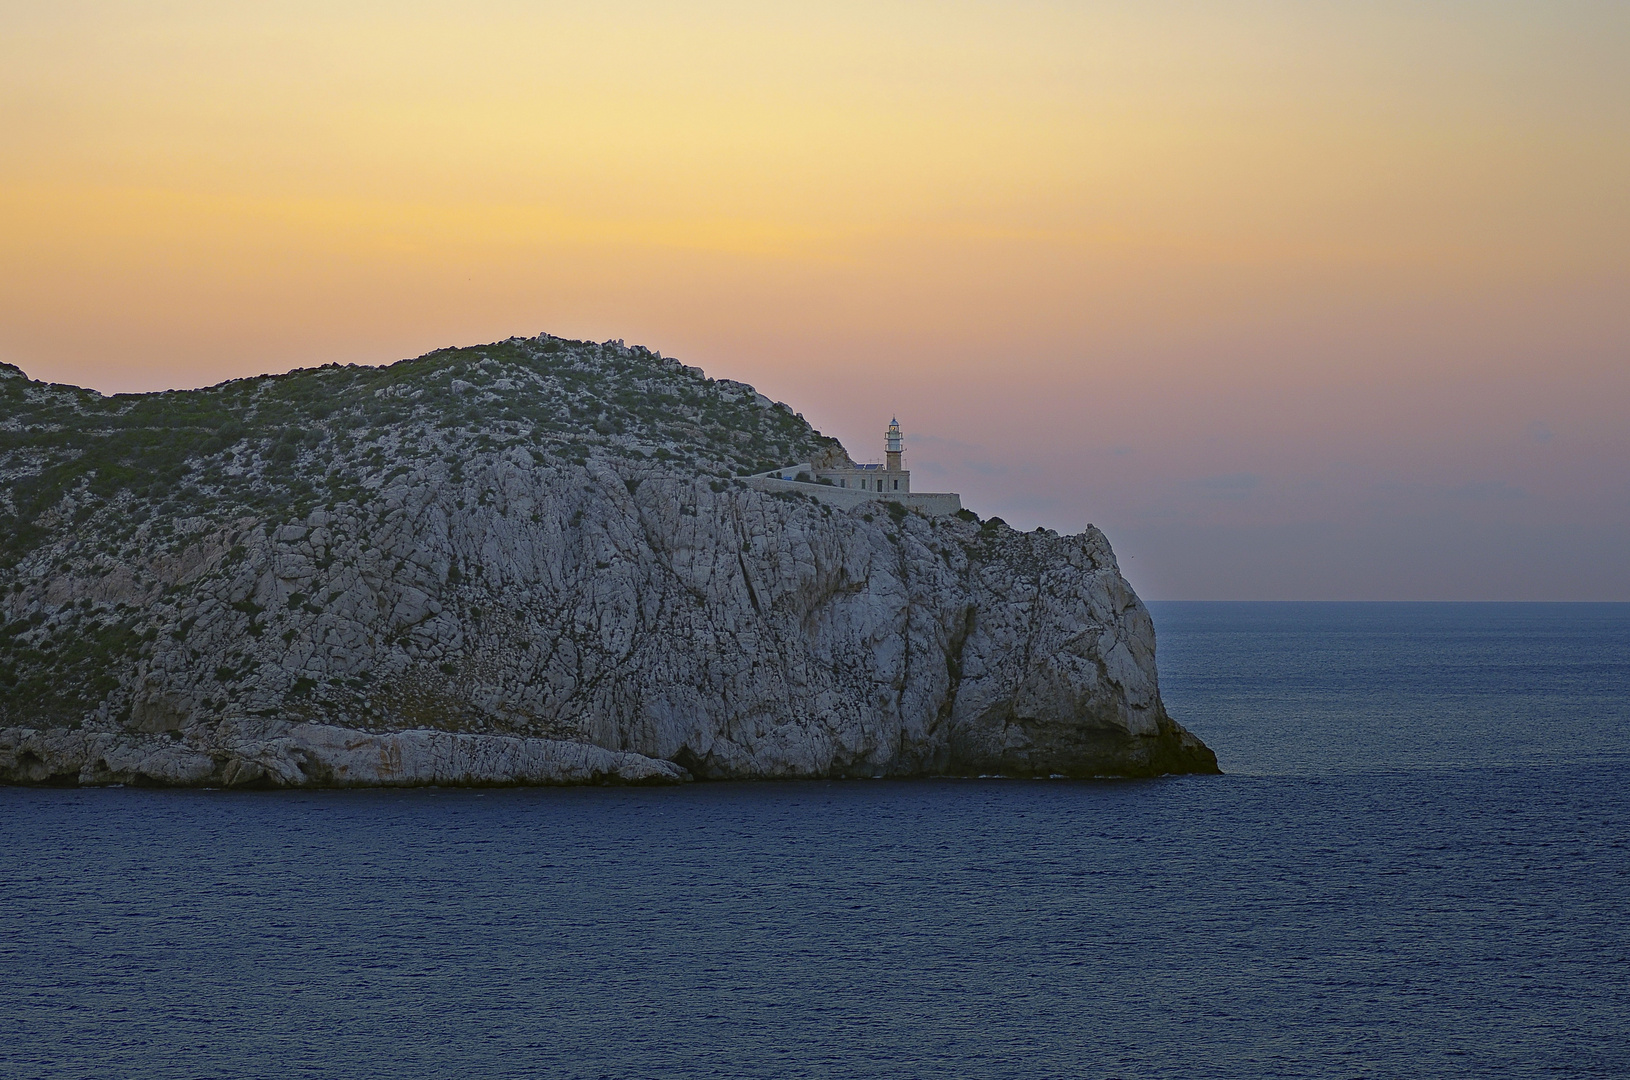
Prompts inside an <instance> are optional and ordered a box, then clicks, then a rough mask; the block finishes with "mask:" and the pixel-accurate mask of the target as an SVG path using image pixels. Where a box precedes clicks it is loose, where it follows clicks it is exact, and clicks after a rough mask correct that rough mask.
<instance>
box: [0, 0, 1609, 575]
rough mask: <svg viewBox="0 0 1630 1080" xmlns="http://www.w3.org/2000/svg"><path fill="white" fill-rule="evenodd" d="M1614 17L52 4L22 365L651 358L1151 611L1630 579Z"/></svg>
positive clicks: (1268, 10) (137, 380) (160, 378)
mask: <svg viewBox="0 0 1630 1080" xmlns="http://www.w3.org/2000/svg"><path fill="white" fill-rule="evenodd" d="M1627 54H1630V8H1626V7H1625V6H1623V5H1612V4H1607V3H1594V2H1584V0H1574V2H1557V3H1545V4H1541V3H1537V2H1506V3H1491V4H1483V5H1466V4H1463V3H1451V2H1447V0H1439V2H1434V3H1424V4H1420V3H1416V4H1404V3H1380V4H1374V5H1366V6H1364V7H1363V8H1362V9H1350V8H1346V7H1334V6H1323V5H1321V6H1318V7H1312V6H1308V5H1301V4H1294V3H1289V2H1283V3H1273V2H1244V0H1233V2H1229V3H1224V4H1216V5H1194V4H1189V3H1177V2H1155V3H1145V4H1138V5H1130V4H1125V3H1086V4H1079V5H1058V4H1048V3H1019V4H1003V5H995V4H981V3H967V4H959V5H954V6H929V5H924V4H911V3H895V4H870V5H836V6H831V7H827V8H823V9H822V10H820V11H764V10H760V9H758V8H755V7H752V6H749V5H737V4H730V3H721V2H710V3H704V4H700V5H686V6H683V7H681V6H678V5H668V4H660V3H616V4H607V5H596V6H593V7H588V6H582V5H574V4H554V5H545V6H537V7H534V6H531V5H521V4H515V3H508V2H502V0H480V2H475V3H471V4H467V5H462V6H461V7H460V8H459V9H458V10H457V12H456V13H454V12H452V10H451V9H442V8H440V7H438V6H436V5H430V4H422V3H406V4H397V5H388V6H387V5H378V4H372V3H361V2H349V3H347V2H339V3H330V4H321V5H319V4H315V3H309V2H297V3H290V4H285V5H281V6H279V7H278V8H276V9H275V10H255V11H240V10H227V11H218V10H214V9H212V8H211V7H210V6H208V5H203V4H200V3H194V2H174V3H148V4H135V5H130V4H119V5H115V4H108V3H98V2H85V3H55V4H49V5H47V4H43V3H20V4H14V5H10V6H8V8H7V10H6V12H5V13H3V14H0V117H3V118H4V123H5V126H6V130H7V133H8V153H7V154H6V155H5V156H4V157H3V158H0V235H4V236H5V237H6V240H5V242H4V243H3V244H0V285H3V286H4V288H3V289H0V360H4V361H6V362H9V363H13V364H16V365H17V366H19V367H21V368H22V369H23V370H25V371H26V372H28V373H29V375H31V376H32V377H35V378H43V379H48V380H51V381H58V382H71V383H77V384H80V385H87V386H91V387H94V388H96V389H98V390H102V391H105V392H117V391H130V390H152V389H162V388H179V387H191V386H202V385H208V384H211V383H214V382H218V381H221V380H223V379H227V378H232V377H238V376H243V375H251V374H259V373H264V372H277V371H284V370H288V369H291V368H295V367H307V366H315V365H318V364H322V363H327V362H341V363H350V362H355V363H370V364H381V363H390V362H393V361H395V360H397V359H401V358H404V357H411V356H417V355H421V354H423V353H425V352H427V351H430V350H432V349H434V348H438V347H441V346H444V345H453V344H460V345H463V344H474V343H479V342H484V341H492V340H500V339H502V338H505V337H508V336H510V335H512V334H521V335H531V334H536V333H538V332H539V331H547V332H549V333H554V334H559V335H561V336H566V337H575V338H585V339H592V340H606V339H610V338H621V339H624V340H626V341H627V342H628V343H630V344H635V343H638V344H643V345H646V346H648V347H650V348H653V349H657V350H660V351H661V352H662V353H664V354H665V355H672V356H676V357H678V358H680V359H682V360H683V361H684V362H686V363H689V364H694V365H698V366H700V367H702V368H703V369H705V370H706V371H707V373H708V374H709V375H711V376H715V377H723V378H734V379H740V380H743V381H746V382H750V383H752V384H754V385H755V386H757V387H758V388H759V389H760V390H761V391H762V392H764V393H766V394H768V395H769V396H771V397H773V398H777V399H780V400H784V401H786V402H788V403H789V404H790V405H791V406H792V407H793V408H795V409H797V410H798V411H800V412H802V413H803V414H804V416H805V417H806V418H808V419H809V421H810V422H811V423H812V424H814V425H815V426H816V427H817V428H820V429H821V430H822V431H824V432H826V433H828V434H832V435H836V436H838V437H839V438H841V439H842V440H843V442H844V444H845V445H846V446H847V447H848V448H849V450H850V452H851V453H852V454H854V455H855V456H856V457H857V458H860V459H862V460H870V459H875V458H877V457H879V456H880V452H881V447H880V446H879V443H880V441H881V435H882V431H883V428H884V427H885V426H886V425H887V423H888V421H889V418H890V417H891V416H896V415H897V416H898V417H899V418H900V421H901V424H902V426H903V427H904V429H905V430H906V433H907V459H906V460H907V465H908V467H910V468H911V469H912V470H913V472H914V485H915V486H916V487H918V488H919V489H924V490H929V489H932V490H954V491H959V492H961V493H962V495H963V498H964V502H965V504H966V505H968V506H970V507H971V508H973V509H975V510H977V511H978V512H979V513H981V514H983V515H987V516H989V515H992V514H996V515H1000V516H1001V517H1003V518H1005V519H1006V520H1007V521H1009V522H1010V523H1012V524H1013V525H1015V526H1016V527H1021V528H1031V527H1035V526H1037V525H1045V526H1047V527H1050V528H1055V529H1059V530H1061V531H1075V530H1078V529H1079V528H1081V527H1082V526H1083V525H1084V524H1086V523H1088V522H1091V523H1093V524H1095V525H1097V526H1098V527H1100V528H1102V529H1104V531H1105V532H1106V533H1107V534H1108V535H1109V537H1110V539H1111V541H1112V542H1113V543H1114V545H1115V548H1116V551H1117V554H1118V556H1119V557H1120V560H1121V564H1122V567H1123V569H1124V570H1125V572H1126V574H1127V576H1128V577H1129V578H1130V580H1131V581H1132V583H1133V584H1134V586H1135V587H1136V588H1137V589H1138V590H1139V593H1140V595H1143V596H1144V597H1145V598H1146V599H1155V600H1165V599H1170V600H1206V599H1233V600H1252V599H1310V600H1321V599H1332V600H1366V599H1373V600H1558V601H1560V600H1587V601H1588V600H1615V601H1622V600H1630V424H1626V422H1625V418H1626V417H1627V416H1630V65H1626V64H1624V63H1623V57H1624V56H1625V55H1627Z"/></svg>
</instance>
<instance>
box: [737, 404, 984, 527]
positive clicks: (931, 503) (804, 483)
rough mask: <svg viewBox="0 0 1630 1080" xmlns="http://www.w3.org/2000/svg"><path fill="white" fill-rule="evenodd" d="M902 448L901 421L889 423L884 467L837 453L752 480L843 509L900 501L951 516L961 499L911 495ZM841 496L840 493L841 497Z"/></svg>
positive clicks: (949, 495)
mask: <svg viewBox="0 0 1630 1080" xmlns="http://www.w3.org/2000/svg"><path fill="white" fill-rule="evenodd" d="M904 453H905V446H904V445H903V444H902V440H901V437H900V421H899V420H898V419H893V420H890V421H889V429H888V431H886V432H884V434H883V464H881V465H857V464H855V463H854V462H853V461H850V460H848V457H847V455H843V454H839V455H838V457H839V459H840V460H838V461H825V462H822V463H821V465H820V466H818V467H817V466H813V465H811V464H809V463H808V462H805V463H803V464H799V465H788V466H786V467H784V468H780V469H772V470H770V471H769V472H766V473H760V474H759V475H758V476H756V477H753V478H752V479H754V480H758V481H761V482H762V484H761V486H767V487H769V488H771V489H778V490H801V491H803V492H804V493H805V494H809V495H812V496H814V497H815V498H818V499H821V500H822V501H823V502H831V503H835V504H838V505H843V506H853V505H857V504H859V503H862V502H874V501H878V502H899V503H902V504H904V505H906V506H910V507H915V508H916V509H919V510H922V511H924V512H925V513H930V514H954V513H956V512H957V511H958V510H960V509H962V500H961V498H960V497H958V496H957V495H955V494H952V493H949V492H934V493H929V492H921V493H917V494H912V491H911V471H910V470H909V469H906V468H904V467H903V465H902V464H901V455H903V454H904ZM840 493H841V494H840Z"/></svg>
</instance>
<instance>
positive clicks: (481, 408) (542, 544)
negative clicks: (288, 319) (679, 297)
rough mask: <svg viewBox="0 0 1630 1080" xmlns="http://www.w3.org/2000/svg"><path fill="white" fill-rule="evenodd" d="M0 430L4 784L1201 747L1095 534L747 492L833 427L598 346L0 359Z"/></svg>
mask: <svg viewBox="0 0 1630 1080" xmlns="http://www.w3.org/2000/svg"><path fill="white" fill-rule="evenodd" d="M0 439H3V441H0V480H3V486H0V492H3V494H0V516H3V519H0V530H3V533H4V545H5V546H4V549H3V550H0V590H3V594H0V619H3V622H0V781H10V782H21V783H108V782H134V783H162V784H200V785H245V784H255V785H276V786H284V785H300V784H330V785H346V784H419V783H441V784H454V783H548V782H583V781H595V780H621V781H625V782H668V781H675V780H681V779H684V778H686V777H695V778H701V779H716V778H750V777H821V776H906V775H930V774H963V775H966V774H1003V775H1008V776H1029V775H1051V774H1063V775H1068V776H1090V775H1153V774H1159V773H1165V772H1211V771H1215V770H1216V761H1215V758H1214V756H1213V755H1212V753H1211V751H1210V750H1208V749H1207V748H1206V747H1205V746H1204V745H1203V744H1201V743H1200V742H1199V740H1197V739H1195V738H1194V737H1193V736H1192V735H1190V734H1189V733H1188V732H1186V731H1185V730H1183V728H1182V727H1180V726H1179V725H1178V724H1177V723H1175V722H1174V721H1173V720H1172V719H1171V718H1170V717H1169V716H1167V714H1166V712H1165V709H1164V708H1163V706H1162V704H1161V700H1160V693H1159V689H1158V686H1157V682H1156V674H1155V642H1154V631H1153V627H1152V626H1151V623H1150V620H1149V616H1148V614H1147V612H1146V610H1145V609H1144V607H1143V605H1142V604H1141V603H1140V602H1139V601H1138V599H1137V597H1136V596H1135V595H1134V594H1133V592H1132V590H1131V589H1130V588H1129V587H1128V586H1127V584H1126V582H1125V581H1124V580H1123V579H1122V577H1121V575H1120V572H1119V570H1118V569H1117V567H1116V564H1115V559H1114V556H1113V554H1112V552H1111V551H1110V548H1109V544H1108V543H1107V542H1106V541H1105V539H1104V537H1103V535H1102V534H1101V533H1099V532H1098V531H1097V530H1096V529H1092V528H1090V527H1089V528H1088V529H1087V530H1086V531H1085V532H1084V533H1082V534H1080V535H1076V536H1059V535H1056V534H1054V533H1050V532H1046V531H1038V532H1034V533H1018V532H1015V531H1013V530H1012V529H1009V528H1007V527H1006V526H1005V525H1003V524H1002V523H1000V522H999V521H996V520H992V521H987V522H981V521H979V520H978V519H977V518H976V517H975V516H974V515H972V514H968V513H964V514H963V515H962V516H960V517H928V516H924V515H922V514H919V513H915V512H911V511H907V510H906V509H905V508H903V507H900V506H899V505H897V504H895V505H890V504H884V503H878V504H874V505H871V506H867V507H860V508H856V509H854V510H841V509H834V508H833V507H832V506H829V505H822V504H820V503H819V502H817V501H815V500H814V499H811V498H807V497H804V496H801V495H799V494H797V493H789V492H782V493H775V494H768V493H764V492H761V491H757V490H754V489H753V488H751V487H749V486H747V485H746V484H745V483H743V482H742V481H740V480H739V479H736V477H739V476H744V475H747V474H750V473H753V472H757V471H759V470H762V469H765V468H769V467H771V466H774V465H776V464H780V463H785V462H788V461H798V460H804V461H807V460H810V459H811V458H812V457H814V456H817V455H838V454H841V453H842V448H841V447H839V446H837V444H836V443H835V442H834V441H833V440H830V439H826V438H823V437H822V436H821V435H820V434H819V433H818V432H815V431H814V430H813V429H811V428H810V427H809V426H808V425H807V424H805V423H804V422H803V420H802V418H801V417H799V416H797V415H796V414H794V413H793V412H791V411H790V410H789V409H787V408H786V407H785V406H784V405H779V404H776V403H772V402H770V401H769V400H768V399H766V398H764V397H763V396H762V395H759V394H757V393H756V392H755V391H754V390H753V389H752V388H751V387H748V386H744V385H742V384H740V383H732V382H729V381H723V380H720V381H715V380H711V379H707V378H706V377H704V376H703V374H702V373H701V372H700V371H698V370H697V369H695V368H687V367H684V366H682V365H679V364H677V363H674V362H673V361H670V360H665V359H663V358H662V357H660V356H659V355H657V354H654V353H650V352H647V351H646V350H643V349H637V348H636V349H630V348H626V347H624V346H623V345H622V344H621V343H620V342H611V343H607V344H605V345H596V344H592V343H586V342H570V341H563V340H561V339H557V338H551V337H548V336H547V335H545V336H540V337H539V338H536V339H511V340H510V341H507V342H501V343H498V344H495V345H489V346H483V347H478V348H472V349H447V350H442V351H439V352H436V353H431V354H429V355H428V356H425V357H421V358H419V359H417V360H411V361H403V362H402V363H399V364H395V365H392V366H390V367H387V368H364V367H338V366H329V367H325V368H317V369H312V370H306V371H298V372H293V373H291V374H289V375H284V376H277V377H264V378H258V379H246V380H238V381H235V382H229V383H224V384H222V385H220V386H216V387H212V388H209V389H207V390H199V391H185V392H171V393H164V394H150V395H121V396H115V397H102V396H100V395H97V394H95V393H94V392H91V391H87V390H82V389H79V388H75V387H64V386H50V385H46V384H42V383H37V382H31V381H29V380H27V379H26V378H25V377H24V376H23V375H22V373H21V372H19V371H17V370H16V369H15V368H3V369H0Z"/></svg>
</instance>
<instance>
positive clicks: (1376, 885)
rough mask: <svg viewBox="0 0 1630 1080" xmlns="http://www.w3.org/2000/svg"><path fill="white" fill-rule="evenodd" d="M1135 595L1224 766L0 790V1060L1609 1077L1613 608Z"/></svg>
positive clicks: (846, 1072)
mask: <svg viewBox="0 0 1630 1080" xmlns="http://www.w3.org/2000/svg"><path fill="white" fill-rule="evenodd" d="M1151 606H1152V608H1153V610H1154V613H1155V620H1156V624H1157V626H1158V628H1159V634H1160V666H1161V672H1162V679H1163V684H1164V689H1165V695H1166V700H1167V702H1168V705H1169V707H1170V708H1171V710H1172V712H1173V713H1174V715H1176V716H1177V717H1179V718H1180V719H1181V720H1182V721H1184V722H1185V723H1187V724H1188V725H1189V726H1191V727H1192V728H1193V729H1194V730H1195V731H1196V732H1198V733H1199V734H1200V735H1201V736H1202V737H1203V738H1204V739H1206V741H1207V742H1208V743H1210V745H1211V746H1213V747H1214V748H1215V749H1216V750H1217V753H1218V756H1219V757H1220V759H1221V761H1222V765H1223V768H1224V769H1225V770H1227V773H1228V775H1226V776H1222V777H1188V778H1170V779H1163V780H1154V781H1136V782H1132V781H1122V782H1097V783H1072V782H1044V781H1037V782H1017V781H1012V782H1007V781H985V782H955V783H952V782H882V781H860V782H848V783H833V784H827V783H807V784H714V785H693V786H687V787H683V788H678V789H671V790H653V789H615V788H597V789H576V790H571V789H565V790H490V791H454V790H423V791H406V792H383V793H380V792H317V793H288V792H284V793H228V792H165V791H151V790H136V789H110V790H85V791H76V790H30V789H17V788H11V789H0V1076H4V1077H7V1078H9V1077H34V1076H39V1077H98V1078H101V1077H110V1078H116V1077H212V1078H213V1077H245V1078H247V1077H255V1078H264V1077H284V1076H294V1077H335V1078H351V1077H357V1078H361V1077H370V1078H371V1077H472V1078H485V1077H617V1078H635V1077H681V1078H684V1077H873V1076H878V1077H918V1076H921V1077H942V1076H946V1077H948V1076H957V1077H1023V1078H1031V1077H1126V1078H1133V1077H1202V1078H1210V1077H1240V1078H1247V1077H1249V1078H1257V1077H1339V1078H1347V1077H1409V1078H1421V1077H1542V1076H1543V1077H1627V1076H1630V777H1627V775H1626V773H1627V768H1630V605H1555V606H1550V605H1527V604H1522V605H1500V604H1466V605H1454V604H1155V605H1151Z"/></svg>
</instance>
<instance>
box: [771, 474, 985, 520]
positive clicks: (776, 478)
mask: <svg viewBox="0 0 1630 1080" xmlns="http://www.w3.org/2000/svg"><path fill="white" fill-rule="evenodd" d="M800 471H803V472H809V469H808V467H807V466H800V467H797V468H792V469H780V470H777V471H776V472H774V473H767V474H761V475H759V476H748V477H743V479H742V482H743V483H745V484H747V485H748V486H749V487H753V488H757V489H758V490H759V491H771V492H773V491H795V492H797V493H798V494H800V495H808V496H810V497H811V498H813V499H817V500H819V501H820V502H823V503H826V504H827V505H829V506H838V507H842V508H843V509H845V510H853V509H854V508H855V507H858V506H865V505H867V504H875V503H891V502H897V503H899V504H901V505H902V506H905V507H908V508H909V509H912V510H921V511H922V512H923V513H925V514H954V513H956V512H957V511H958V510H961V509H962V496H960V495H957V494H956V493H955V492H949V491H933V492H930V491H922V492H916V493H908V492H901V493H900V494H898V495H896V494H895V493H894V492H893V491H862V490H860V489H858V488H840V487H831V486H828V485H826V484H812V483H809V482H807V481H800V480H784V479H782V476H783V475H792V476H796V475H798V473H799V472H800ZM821 475H823V476H826V475H830V474H828V473H822V474H821ZM878 475H884V476H886V475H889V474H887V473H884V472H882V470H878Z"/></svg>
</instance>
